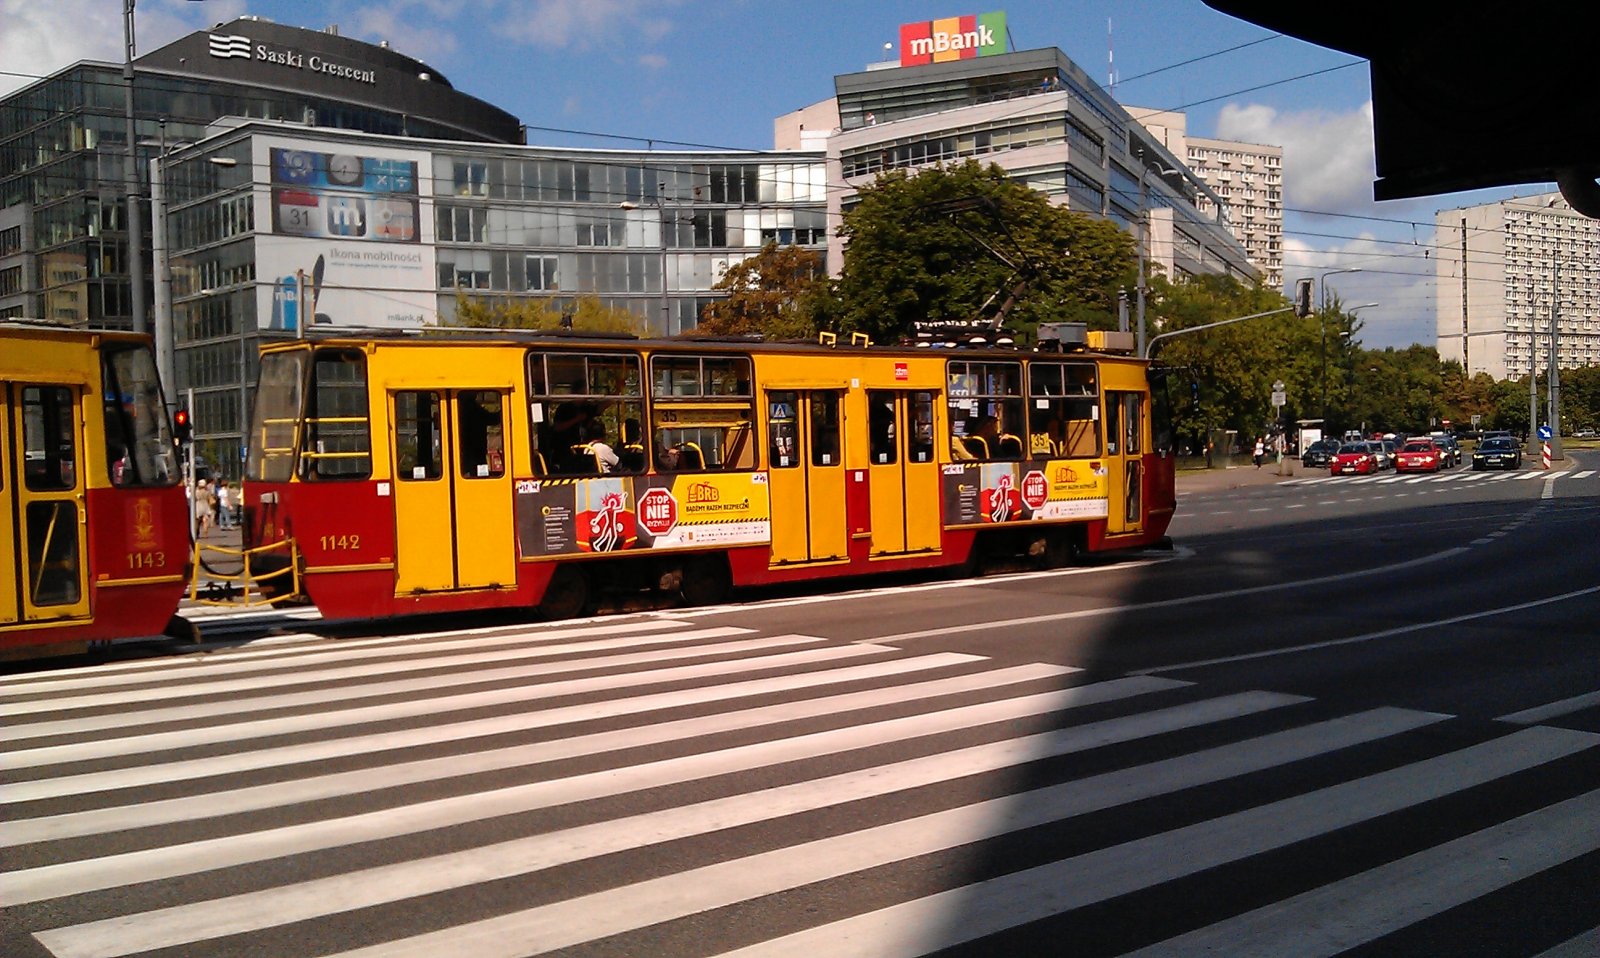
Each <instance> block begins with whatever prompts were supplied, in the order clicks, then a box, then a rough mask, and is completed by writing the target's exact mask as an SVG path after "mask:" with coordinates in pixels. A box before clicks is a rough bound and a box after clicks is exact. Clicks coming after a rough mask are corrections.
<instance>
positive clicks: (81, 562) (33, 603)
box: [0, 383, 89, 623]
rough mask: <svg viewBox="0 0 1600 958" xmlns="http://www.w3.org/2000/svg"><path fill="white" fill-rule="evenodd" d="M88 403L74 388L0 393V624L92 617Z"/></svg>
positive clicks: (26, 386)
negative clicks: (3, 538)
mask: <svg viewBox="0 0 1600 958" xmlns="http://www.w3.org/2000/svg"><path fill="white" fill-rule="evenodd" d="M81 404H82V397H81V393H80V392H79V391H78V390H76V389H74V388H70V387H67V386H54V385H42V384H41V385H31V384H26V383H19V384H16V385H13V386H11V387H10V388H9V389H6V388H4V387H0V414H3V415H4V425H3V426H0V453H4V454H5V457H6V465H5V468H0V480H3V482H0V499H3V500H4V505H0V518H3V519H5V520H6V521H5V523H4V525H3V526H0V528H3V529H5V532H3V533H0V535H8V536H11V537H12V539H11V541H9V542H7V543H5V548H4V549H3V550H0V551H3V552H4V553H5V557H4V558H3V559H0V575H3V576H4V582H3V583H0V623H3V622H39V621H48V620H51V619H75V618H87V617H88V615H89V588H88V585H89V583H88V572H89V570H88V559H87V555H88V542H87V532H88V525H87V516H86V515H85V513H84V507H85V494H84V483H85V481H86V477H85V476H84V467H85V457H84V456H83V454H82V451H83V426H82V423H83V416H82V411H81V409H82V406H81Z"/></svg>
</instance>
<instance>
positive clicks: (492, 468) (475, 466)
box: [456, 389, 506, 479]
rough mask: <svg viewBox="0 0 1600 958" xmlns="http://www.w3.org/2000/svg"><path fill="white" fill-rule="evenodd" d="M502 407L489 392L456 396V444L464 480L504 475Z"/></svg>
mask: <svg viewBox="0 0 1600 958" xmlns="http://www.w3.org/2000/svg"><path fill="white" fill-rule="evenodd" d="M504 407H505V404H504V401H503V400H502V398H501V396H500V394H499V393H497V392H494V391H493V390H489V389H480V390H474V391H472V392H463V393H458V394H457V395H456V443H457V444H458V446H459V448H460V453H461V454H460V456H459V457H458V458H459V459H460V462H461V476H462V478H464V479H498V478H500V477H501V476H504V475H505V474H506V434H505V408H504Z"/></svg>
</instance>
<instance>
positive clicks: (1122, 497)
mask: <svg viewBox="0 0 1600 958" xmlns="http://www.w3.org/2000/svg"><path fill="white" fill-rule="evenodd" d="M1146 415H1147V408H1146V397H1145V395H1144V394H1143V393H1136V392H1117V391H1114V390H1108V391H1107V392H1106V459H1107V470H1106V471H1107V473H1108V475H1107V477H1106V478H1107V479H1108V480H1109V481H1110V490H1109V491H1110V493H1111V501H1110V503H1109V504H1108V505H1109V512H1108V514H1107V515H1106V532H1107V533H1108V534H1110V535H1118V534H1122V533H1128V532H1140V531H1143V529H1144V421H1145V417H1146Z"/></svg>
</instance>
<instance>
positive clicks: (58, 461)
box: [22, 386, 78, 492]
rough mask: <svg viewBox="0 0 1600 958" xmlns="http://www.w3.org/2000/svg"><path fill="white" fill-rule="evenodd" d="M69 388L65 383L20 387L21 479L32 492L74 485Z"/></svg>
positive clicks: (75, 458)
mask: <svg viewBox="0 0 1600 958" xmlns="http://www.w3.org/2000/svg"><path fill="white" fill-rule="evenodd" d="M73 419H74V417H73V413H72V391H71V390H69V389H67V388H66V387H65V386H26V387H24V388H23V390H22V459H23V464H22V481H23V484H24V485H25V486H27V487H28V488H29V489H30V490H32V491H34V492H61V491H64V490H67V489H72V488H74V487H75V486H77V484H78V448H77V438H76V436H75V435H74V428H73Z"/></svg>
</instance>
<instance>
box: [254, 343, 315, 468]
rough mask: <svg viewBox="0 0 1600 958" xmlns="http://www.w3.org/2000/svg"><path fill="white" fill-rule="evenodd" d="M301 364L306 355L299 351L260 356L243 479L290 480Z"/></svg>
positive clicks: (302, 380)
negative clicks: (259, 371)
mask: <svg viewBox="0 0 1600 958" xmlns="http://www.w3.org/2000/svg"><path fill="white" fill-rule="evenodd" d="M305 361H306V354H305V353H304V352H300V351H295V352H281V353H268V354H267V355H265V356H262V357H261V374H260V376H259V378H258V380H257V385H256V401H255V404H254V407H255V408H254V411H253V412H252V413H251V416H250V439H249V443H248V445H249V450H248V460H247V462H246V463H245V478H246V479H250V480H252V481H255V482H288V481H289V479H290V478H291V477H293V475H294V456H295V450H296V448H297V447H298V445H299V443H298V441H297V439H296V437H297V436H298V435H299V428H300V400H301V394H302V392H303V391H304V388H305Z"/></svg>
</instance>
